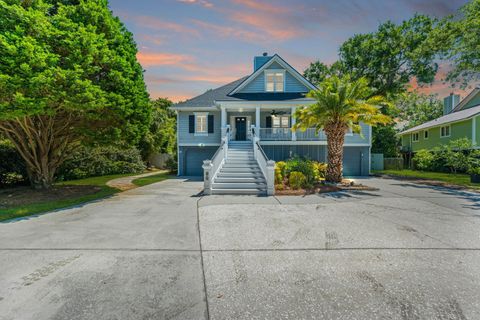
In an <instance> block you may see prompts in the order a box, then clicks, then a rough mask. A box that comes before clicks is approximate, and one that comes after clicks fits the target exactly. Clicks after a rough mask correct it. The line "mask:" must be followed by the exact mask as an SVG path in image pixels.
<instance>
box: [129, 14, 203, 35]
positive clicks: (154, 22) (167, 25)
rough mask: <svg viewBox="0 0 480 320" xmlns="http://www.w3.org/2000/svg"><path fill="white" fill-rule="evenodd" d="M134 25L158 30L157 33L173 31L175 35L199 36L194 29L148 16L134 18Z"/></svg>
mask: <svg viewBox="0 0 480 320" xmlns="http://www.w3.org/2000/svg"><path fill="white" fill-rule="evenodd" d="M132 20H134V21H135V23H136V24H137V25H139V26H141V27H145V28H149V29H154V30H159V31H165V30H169V31H173V32H175V33H179V34H183V35H188V36H199V32H198V30H196V29H194V28H190V27H187V26H185V25H183V24H178V23H174V22H169V21H165V20H160V19H157V18H154V17H149V16H135V17H134V18H132Z"/></svg>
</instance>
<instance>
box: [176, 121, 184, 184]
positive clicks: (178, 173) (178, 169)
mask: <svg viewBox="0 0 480 320" xmlns="http://www.w3.org/2000/svg"><path fill="white" fill-rule="evenodd" d="M175 113H176V115H177V125H176V127H177V128H176V130H175V131H176V135H177V142H178V141H180V140H179V139H178V124H179V118H180V115H179V114H178V111H175ZM182 164H183V161H182ZM178 176H180V146H179V145H178V143H177V177H178Z"/></svg>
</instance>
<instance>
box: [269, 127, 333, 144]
mask: <svg viewBox="0 0 480 320" xmlns="http://www.w3.org/2000/svg"><path fill="white" fill-rule="evenodd" d="M292 133H293V131H292V128H260V140H263V141H291V140H297V141H326V140H327V137H326V136H325V133H324V132H323V131H320V132H319V133H318V134H317V133H316V132H315V129H314V128H308V129H307V130H305V131H302V130H297V131H295V133H296V137H295V139H292Z"/></svg>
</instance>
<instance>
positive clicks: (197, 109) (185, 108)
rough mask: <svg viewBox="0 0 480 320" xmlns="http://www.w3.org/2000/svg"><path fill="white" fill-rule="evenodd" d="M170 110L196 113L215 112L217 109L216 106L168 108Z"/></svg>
mask: <svg viewBox="0 0 480 320" xmlns="http://www.w3.org/2000/svg"><path fill="white" fill-rule="evenodd" d="M170 109H172V110H175V111H198V112H208V111H217V110H218V108H217V107H216V106H210V107H201V108H199V107H170Z"/></svg>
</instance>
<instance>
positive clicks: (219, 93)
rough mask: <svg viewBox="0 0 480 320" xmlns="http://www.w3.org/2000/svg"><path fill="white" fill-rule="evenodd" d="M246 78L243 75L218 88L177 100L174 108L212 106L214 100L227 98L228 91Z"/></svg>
mask: <svg viewBox="0 0 480 320" xmlns="http://www.w3.org/2000/svg"><path fill="white" fill-rule="evenodd" d="M247 78H248V76H245V77H243V78H240V79H238V80H235V81H233V82H230V83H228V84H226V85H224V86H221V87H219V88H216V89H212V90H208V91H207V92H205V93H203V94H201V95H199V96H196V97H194V98H192V99H189V100H187V101H183V102H179V103H177V104H176V105H175V106H174V109H177V108H179V109H180V108H206V107H212V106H214V104H215V101H216V100H222V99H226V98H228V94H229V93H230V91H232V90H233V89H234V88H235V87H237V86H238V85H239V84H240V83H242V82H243V81H244V80H245V79H247Z"/></svg>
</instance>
